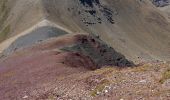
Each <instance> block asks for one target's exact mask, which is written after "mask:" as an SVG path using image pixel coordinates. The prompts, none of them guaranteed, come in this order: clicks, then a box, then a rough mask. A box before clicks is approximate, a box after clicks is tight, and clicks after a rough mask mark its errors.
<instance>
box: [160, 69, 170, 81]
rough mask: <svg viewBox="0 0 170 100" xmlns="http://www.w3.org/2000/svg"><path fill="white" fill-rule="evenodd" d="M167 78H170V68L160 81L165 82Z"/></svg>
mask: <svg viewBox="0 0 170 100" xmlns="http://www.w3.org/2000/svg"><path fill="white" fill-rule="evenodd" d="M167 79H170V68H169V69H167V70H166V71H165V72H164V73H163V74H162V78H161V80H160V81H159V82H160V83H161V84H163V83H164V82H165V81H166V80H167Z"/></svg>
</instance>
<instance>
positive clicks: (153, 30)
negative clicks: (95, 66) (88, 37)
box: [1, 0, 170, 61]
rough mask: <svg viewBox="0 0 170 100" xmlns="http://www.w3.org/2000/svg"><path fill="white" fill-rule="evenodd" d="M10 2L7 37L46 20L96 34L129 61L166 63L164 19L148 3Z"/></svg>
mask: <svg viewBox="0 0 170 100" xmlns="http://www.w3.org/2000/svg"><path fill="white" fill-rule="evenodd" d="M10 2H14V3H13V7H12V10H11V12H10V14H9V19H8V20H7V22H9V25H10V31H11V34H9V36H13V35H15V34H20V33H21V32H22V31H23V30H26V29H27V28H28V27H31V26H32V25H34V24H35V23H37V22H39V21H42V20H44V19H46V20H49V21H50V22H53V23H55V24H56V25H57V26H60V27H62V30H65V29H66V30H69V31H70V33H92V34H97V35H99V36H100V37H101V39H102V40H103V41H105V42H106V43H107V44H108V45H110V46H111V47H113V48H114V49H115V50H116V51H119V52H121V53H122V54H123V55H125V56H126V57H127V58H128V59H131V60H133V61H148V60H169V57H170V55H169V54H170V53H169V52H170V50H169V48H170V45H169V43H170V24H169V23H168V21H167V17H166V16H164V14H163V13H162V12H161V11H159V10H157V9H156V7H154V6H153V4H152V3H151V2H150V1H149V0H142V1H141V0H136V1H134V0H126V1H123V0H120V1H117V0H73V1H71V2H70V1H68V0H60V1H58V0H36V1H35V0H17V1H12V0H11V1H10ZM28 8H31V9H28ZM25 12H26V13H25ZM13 14H14V15H13ZM18 20H19V21H18ZM12 27H13V28H12ZM33 30H34V29H33ZM33 30H32V31H33ZM30 33H32V32H30ZM16 39H17V38H16ZM9 40H10V39H9ZM9 40H7V41H5V43H4V44H5V45H8V46H5V48H4V44H3V45H2V46H1V51H3V50H5V49H6V48H8V47H9V48H10V45H11V44H12V42H14V41H12V42H8V41H9ZM13 40H15V39H13ZM17 41H18V40H17Z"/></svg>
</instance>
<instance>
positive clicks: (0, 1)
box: [0, 0, 10, 42]
mask: <svg viewBox="0 0 170 100" xmlns="http://www.w3.org/2000/svg"><path fill="white" fill-rule="evenodd" d="M7 2H8V0H0V42H2V41H3V40H4V39H5V38H6V37H7V34H8V33H9V31H10V26H9V25H8V26H6V27H5V28H4V27H3V26H4V25H5V21H6V19H7V18H8V14H9V8H8V7H7Z"/></svg>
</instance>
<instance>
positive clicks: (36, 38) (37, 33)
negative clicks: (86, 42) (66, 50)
mask: <svg viewBox="0 0 170 100" xmlns="http://www.w3.org/2000/svg"><path fill="white" fill-rule="evenodd" d="M65 34H67V33H66V32H65V31H63V30H60V29H57V28H55V27H51V26H44V27H40V28H37V29H36V30H34V31H32V32H31V33H29V34H27V35H24V36H21V37H19V38H18V39H17V40H16V41H15V42H13V43H12V44H11V45H10V46H9V47H8V48H7V49H6V50H4V54H10V53H12V52H13V51H15V50H17V49H19V48H23V47H28V46H31V45H34V44H35V43H37V42H41V41H43V40H46V39H49V38H52V37H58V36H61V35H65Z"/></svg>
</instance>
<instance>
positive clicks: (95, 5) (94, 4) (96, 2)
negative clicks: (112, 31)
mask: <svg viewBox="0 0 170 100" xmlns="http://www.w3.org/2000/svg"><path fill="white" fill-rule="evenodd" d="M79 2H80V4H81V5H83V7H84V11H80V12H79V14H80V15H81V13H87V14H89V16H91V17H93V18H95V19H96V21H95V22H92V21H88V19H87V18H83V20H82V21H83V23H85V24H86V25H87V26H88V25H94V24H97V23H98V24H102V22H103V20H107V22H109V23H111V24H114V23H115V22H114V20H113V15H114V14H115V12H114V11H112V10H111V9H110V8H109V7H108V6H105V5H102V4H101V2H100V0H79ZM101 15H102V16H104V18H102V17H101Z"/></svg>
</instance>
